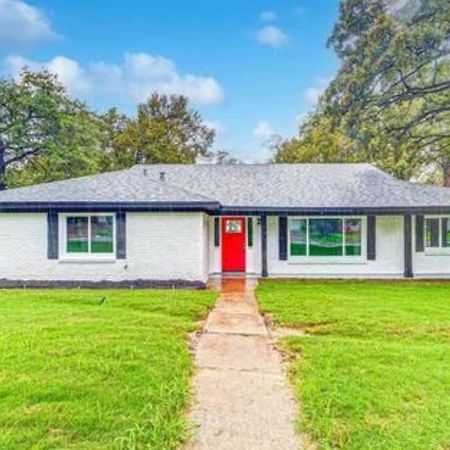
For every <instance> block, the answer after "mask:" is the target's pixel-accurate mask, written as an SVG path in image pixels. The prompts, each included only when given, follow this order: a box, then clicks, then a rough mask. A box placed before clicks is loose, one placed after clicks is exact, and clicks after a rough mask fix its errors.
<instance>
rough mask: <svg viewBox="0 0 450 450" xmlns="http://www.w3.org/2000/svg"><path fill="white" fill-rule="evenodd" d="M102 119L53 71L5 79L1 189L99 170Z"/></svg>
mask: <svg viewBox="0 0 450 450" xmlns="http://www.w3.org/2000/svg"><path fill="white" fill-rule="evenodd" d="M98 131H99V121H98V120H97V119H96V118H95V117H94V115H92V114H91V113H90V112H89V111H88V110H87V109H86V108H85V107H84V105H83V104H81V103H80V102H78V101H76V100H73V99H71V98H70V97H69V96H68V95H67V93H66V90H65V88H64V87H63V85H62V84H61V83H59V82H58V80H57V79H56V77H55V76H54V75H51V74H50V73H48V72H45V71H44V72H39V73H35V72H32V71H29V70H26V69H25V70H24V71H23V72H22V74H21V75H20V77H19V78H18V79H17V80H15V79H10V78H4V79H0V189H5V188H6V187H7V185H8V184H10V185H12V186H17V185H22V184H30V183H34V182H41V181H53V180H55V179H61V178H67V177H71V176H78V175H84V174H86V173H92V172H95V171H97V170H98V161H99V159H100V150H101V149H100V145H99V133H98Z"/></svg>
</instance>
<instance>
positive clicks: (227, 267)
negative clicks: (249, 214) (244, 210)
mask: <svg viewBox="0 0 450 450" xmlns="http://www.w3.org/2000/svg"><path fill="white" fill-rule="evenodd" d="M245 225H246V221H245V217H223V218H222V227H221V228H222V272H242V273H244V272H245V270H246V257H245V256H246V255H245V254H246V242H247V239H246V236H247V233H246V226H245Z"/></svg>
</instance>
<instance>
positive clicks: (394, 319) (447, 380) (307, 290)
mask: <svg viewBox="0 0 450 450" xmlns="http://www.w3.org/2000/svg"><path fill="white" fill-rule="evenodd" d="M257 295H258V299H259V301H260V305H261V309H262V310H263V312H265V313H270V314H271V315H273V318H274V320H275V321H276V322H277V323H278V324H280V325H281V326H288V327H295V328H301V329H304V330H305V331H307V334H306V335H305V336H295V337H294V336H292V337H288V338H285V339H283V342H282V345H283V347H284V349H285V351H286V352H287V353H288V354H289V355H290V356H291V358H292V363H291V376H292V380H293V383H294V386H295V389H296V393H297V396H298V398H299V400H300V402H301V419H300V423H299V428H300V429H301V430H302V431H306V432H307V433H309V434H310V435H311V437H312V438H313V439H314V440H315V441H316V442H317V444H318V447H319V448H323V449H332V448H341V449H346V450H347V449H349V450H350V449H355V450H356V449H358V450H359V449H362V448H364V449H407V450H414V449H421V450H422V449H448V448H450V283H445V282H370V281H361V282H358V281H327V282H325V281H264V282H263V283H261V284H260V287H259V289H258V293H257Z"/></svg>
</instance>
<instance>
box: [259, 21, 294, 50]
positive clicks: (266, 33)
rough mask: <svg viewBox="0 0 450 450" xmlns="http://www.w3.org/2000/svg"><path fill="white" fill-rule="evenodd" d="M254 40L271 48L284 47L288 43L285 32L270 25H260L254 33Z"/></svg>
mask: <svg viewBox="0 0 450 450" xmlns="http://www.w3.org/2000/svg"><path fill="white" fill-rule="evenodd" d="M256 40H257V41H258V42H259V43H260V44H263V45H268V46H269V47H273V48H281V47H285V46H286V45H287V44H288V43H289V37H288V36H287V34H286V33H285V32H284V31H283V30H282V29H281V28H278V27H274V26H272V25H267V26H265V27H262V28H261V29H260V30H259V31H258V32H257V34H256Z"/></svg>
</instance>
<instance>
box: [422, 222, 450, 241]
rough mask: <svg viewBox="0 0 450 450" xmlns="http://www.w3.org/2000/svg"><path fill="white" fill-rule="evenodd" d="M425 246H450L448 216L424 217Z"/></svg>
mask: <svg viewBox="0 0 450 450" xmlns="http://www.w3.org/2000/svg"><path fill="white" fill-rule="evenodd" d="M425 247H426V248H427V249H438V248H447V247H450V217H427V218H425Z"/></svg>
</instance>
